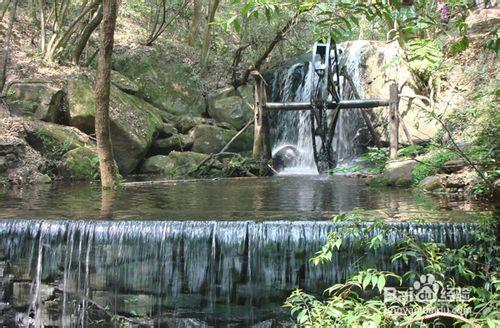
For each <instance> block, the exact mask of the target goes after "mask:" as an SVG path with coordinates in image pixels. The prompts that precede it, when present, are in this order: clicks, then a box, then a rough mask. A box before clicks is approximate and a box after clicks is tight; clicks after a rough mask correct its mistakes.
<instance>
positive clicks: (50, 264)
mask: <svg viewBox="0 0 500 328" xmlns="http://www.w3.org/2000/svg"><path fill="white" fill-rule="evenodd" d="M366 224H370V223H366ZM342 226H343V223H333V222H330V221H265V222H254V221H92V220H86V221H71V220H67V221H63V220H61V221H58V220H54V221H37V220H9V221H2V220H0V254H2V261H4V262H6V261H7V262H8V263H9V264H8V266H9V267H12V268H18V267H20V266H21V265H24V266H32V267H33V268H35V269H36V270H35V271H34V272H33V274H32V275H31V276H27V277H24V278H23V280H22V281H17V282H13V284H15V285H17V286H19V285H23V286H24V285H26V284H28V285H32V286H33V290H32V291H31V293H30V296H31V300H37V302H38V305H37V306H36V309H37V310H40V309H41V310H42V311H41V312H38V313H37V314H35V317H34V319H35V320H34V323H35V324H32V326H33V327H37V326H41V325H44V326H47V325H49V326H62V327H72V326H80V327H86V326H88V324H89V322H90V321H91V320H92V317H91V313H92V311H93V310H94V311H95V310H96V309H95V304H100V305H101V306H102V307H106V308H108V310H107V311H108V312H109V313H110V314H116V313H124V312H125V311H130V309H134V312H135V311H138V313H139V314H140V315H142V316H144V317H149V318H151V320H152V321H151V323H152V325H154V324H155V323H156V326H162V325H161V320H162V319H163V318H164V317H166V316H169V315H173V316H175V315H176V314H175V313H177V312H175V311H179V312H178V314H177V315H179V316H181V317H182V313H189V315H195V314H196V315H197V316H199V317H201V318H202V319H204V320H207V321H210V320H225V322H231V321H234V320H235V319H236V317H237V320H239V322H243V323H247V325H250V324H252V323H255V321H256V320H259V319H262V318H264V319H266V318H268V317H275V315H276V313H270V312H266V311H268V309H269V308H271V307H277V308H279V306H280V304H282V302H283V299H284V298H285V297H286V295H288V293H289V292H290V290H293V289H295V288H297V287H299V286H300V287H301V288H304V289H306V290H309V291H311V292H315V291H319V290H323V289H324V288H326V286H330V285H331V284H333V283H335V282H339V281H343V280H345V279H346V278H347V277H348V276H350V275H351V274H352V272H353V270H356V269H357V268H358V267H359V265H360V262H359V261H360V259H363V265H376V266H377V267H378V268H379V269H381V270H395V271H396V272H401V271H402V270H403V268H401V267H398V266H397V265H396V264H395V263H393V262H391V260H390V256H391V255H392V254H393V253H394V245H395V244H396V243H397V242H398V241H399V240H401V239H402V238H403V237H404V236H408V235H411V236H415V238H418V239H421V240H423V241H427V240H435V241H436V242H441V243H444V244H446V245H449V246H450V247H459V246H461V245H463V244H464V243H466V242H467V241H468V239H469V238H470V234H471V232H473V231H474V229H475V226H474V225H473V224H466V223H461V224H448V223H389V224H388V226H387V229H382V230H380V229H377V228H374V229H373V230H367V231H366V235H365V237H367V238H371V237H372V236H374V235H376V234H382V235H383V236H384V240H386V241H387V243H386V244H385V245H384V246H383V247H382V248H381V249H378V250H377V251H376V253H375V252H374V251H373V250H371V249H368V248H365V247H364V246H363V245H362V244H360V243H358V242H357V241H356V238H355V237H354V236H351V235H348V236H345V239H344V242H343V244H342V248H341V250H340V251H339V252H336V253H335V258H334V259H333V261H332V263H329V264H325V265H323V266H321V267H314V266H313V265H312V264H311V263H310V262H309V261H308V259H309V258H310V257H311V256H313V254H314V253H315V252H316V251H317V250H318V249H319V248H320V247H321V246H322V245H323V243H324V241H325V240H326V238H327V235H328V233H329V232H331V231H334V230H337V229H342ZM31 250H34V251H35V253H34V258H33V261H32V263H31V261H30V262H27V261H26V260H27V259H30V254H31ZM372 262H373V263H372ZM405 270H411V266H410V267H409V268H405ZM6 275H8V274H6ZM0 278H1V279H6V278H5V277H2V276H0ZM9 279H10V278H9ZM29 279H31V281H32V283H27V282H26V281H28V280H29ZM0 281H1V280H0ZM1 286H2V285H0V287H1ZM51 286H58V287H51ZM12 288H14V287H12ZM51 288H57V289H59V288H60V289H59V290H58V291H56V290H54V291H53V292H52V293H53V294H54V295H57V296H58V297H59V299H62V301H63V304H61V306H60V308H59V307H56V308H55V309H54V311H55V312H53V313H52V314H50V315H49V314H48V313H47V312H46V309H47V308H46V307H45V308H43V307H40V304H42V303H43V302H47V301H48V300H49V298H50V297H51V295H52V294H48V293H47V291H48V290H50V289H51ZM15 289H16V290H17V289H18V287H16V288H15ZM254 294H255V295H256V296H257V295H258V297H254V296H253V295H254ZM12 297H13V298H12V300H11V301H12V302H13V304H17V305H20V304H22V302H23V300H22V293H21V294H19V293H14V295H13V296H12ZM134 298H140V300H141V301H140V303H138V304H135V303H131V302H132V301H131V300H133V299H134ZM1 301H3V300H1V299H0V302H1ZM242 302H243V303H242ZM31 304H32V303H31V302H30V304H28V305H27V306H29V305H31ZM22 307H23V306H21V308H22ZM44 309H45V310H44ZM250 310H251V311H253V312H252V313H250V312H251V311H250ZM44 311H45V312H44ZM172 313H174V314H172ZM40 314H42V316H40ZM41 319H43V322H42V321H41ZM47 322H51V323H50V324H48V323H47ZM0 325H2V317H1V315H0ZM215 326H217V325H215Z"/></svg>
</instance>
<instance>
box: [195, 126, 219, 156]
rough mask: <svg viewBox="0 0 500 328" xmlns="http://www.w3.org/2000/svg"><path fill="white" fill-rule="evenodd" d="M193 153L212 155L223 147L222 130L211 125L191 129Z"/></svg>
mask: <svg viewBox="0 0 500 328" xmlns="http://www.w3.org/2000/svg"><path fill="white" fill-rule="evenodd" d="M193 139H194V143H193V151H195V152H198V153H205V154H212V153H217V152H219V151H220V150H221V149H222V147H224V136H223V134H222V129H220V128H218V127H216V126H213V125H206V124H202V125H198V126H197V127H195V128H194V129H193Z"/></svg>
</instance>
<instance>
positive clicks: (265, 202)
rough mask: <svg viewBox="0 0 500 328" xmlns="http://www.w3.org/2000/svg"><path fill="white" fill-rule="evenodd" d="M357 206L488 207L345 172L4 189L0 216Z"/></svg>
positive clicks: (263, 213)
mask: <svg viewBox="0 0 500 328" xmlns="http://www.w3.org/2000/svg"><path fill="white" fill-rule="evenodd" d="M355 208H360V209H364V210H375V211H381V213H382V215H384V216H387V217H391V218H406V217H413V218H418V217H419V216H422V215H428V214H432V215H434V216H436V215H437V216H438V217H439V219H440V220H461V219H463V218H464V216H465V217H466V216H468V213H469V212H473V211H476V210H479V209H481V206H480V205H478V204H474V203H470V202H464V201H460V200H454V199H449V198H446V197H439V196H432V195H428V194H424V193H421V192H418V191H415V190H411V189H396V188H394V189H391V188H373V187H369V186H367V185H366V183H365V181H364V180H362V179H356V178H350V177H344V176H333V177H321V176H289V177H272V178H243V179H221V180H208V181H203V180H202V181H191V182H169V183H161V182H157V183H153V184H151V183H140V182H139V183H128V184H126V186H125V188H124V189H123V190H119V191H116V192H107V193H104V194H103V193H102V192H101V190H100V188H99V186H96V185H88V184H72V185H67V184H66V185H62V184H60V185H57V184H56V185H46V186H38V187H31V188H20V189H10V190H7V189H3V190H2V189H0V218H38V219H40V218H42V219H49V218H71V219H83V218H94V219H129V220H135V219H140V220H149V219H155V220H158V219H160V220H207V219H212V220H240V219H241V220H243V219H257V220H261V219H262V220H265V219H307V220H311V219H326V218H330V217H331V216H332V215H334V214H336V213H339V212H345V211H350V210H352V209H355Z"/></svg>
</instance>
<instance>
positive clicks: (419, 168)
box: [413, 150, 457, 184]
mask: <svg viewBox="0 0 500 328" xmlns="http://www.w3.org/2000/svg"><path fill="white" fill-rule="evenodd" d="M456 157H457V155H456V154H455V153H454V152H452V151H449V150H438V151H436V152H434V153H433V154H432V155H430V156H429V157H428V158H426V159H424V160H422V161H420V162H419V163H417V165H415V167H414V168H413V182H414V184H418V183H419V182H420V181H422V180H423V179H425V178H427V177H428V176H431V175H435V174H438V173H439V172H440V171H441V167H442V166H443V164H444V163H446V162H448V161H449V160H451V159H454V158H456Z"/></svg>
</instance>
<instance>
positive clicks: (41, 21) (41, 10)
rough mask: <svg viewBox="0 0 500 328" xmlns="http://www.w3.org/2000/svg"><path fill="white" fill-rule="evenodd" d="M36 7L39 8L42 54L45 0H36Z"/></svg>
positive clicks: (43, 49) (43, 46) (42, 47)
mask: <svg viewBox="0 0 500 328" xmlns="http://www.w3.org/2000/svg"><path fill="white" fill-rule="evenodd" d="M38 7H40V8H39V10H40V48H41V49H42V54H43V53H44V52H45V34H46V33H45V24H46V22H45V1H44V0H38Z"/></svg>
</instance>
